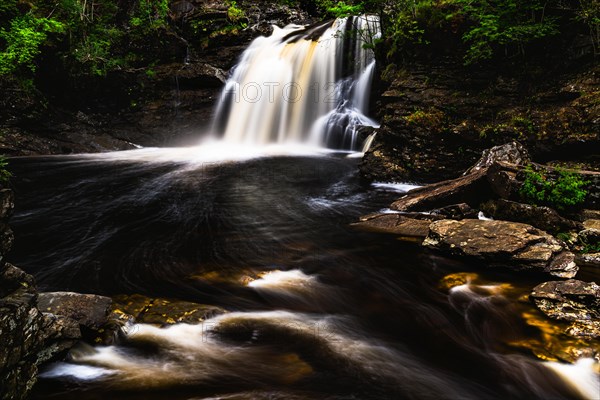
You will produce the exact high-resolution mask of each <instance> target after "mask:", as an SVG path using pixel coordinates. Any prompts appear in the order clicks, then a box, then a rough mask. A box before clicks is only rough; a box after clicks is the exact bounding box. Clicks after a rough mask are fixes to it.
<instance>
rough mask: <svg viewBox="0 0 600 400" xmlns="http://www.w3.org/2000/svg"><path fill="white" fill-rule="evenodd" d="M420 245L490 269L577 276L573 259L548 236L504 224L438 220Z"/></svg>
mask: <svg viewBox="0 0 600 400" xmlns="http://www.w3.org/2000/svg"><path fill="white" fill-rule="evenodd" d="M423 245H424V246H426V247H429V248H431V249H436V250H439V251H442V252H444V253H446V254H448V255H451V256H458V257H465V258H466V259H471V260H477V261H481V262H482V263H484V264H485V265H486V266H490V267H508V268H512V269H514V270H533V271H539V272H545V273H549V274H551V275H554V276H559V277H562V278H572V277H574V276H575V274H576V273H577V270H578V268H577V266H576V265H575V262H574V258H575V256H574V255H573V254H572V253H570V252H568V251H566V250H565V249H564V247H563V246H562V245H561V243H560V242H559V241H558V240H556V239H555V238H554V237H552V236H550V235H548V234H547V233H545V232H543V231H540V230H539V229H536V228H534V227H532V226H530V225H526V224H521V223H516V222H507V221H481V220H473V219H466V220H462V221H454V220H441V221H435V222H433V223H432V224H431V225H430V227H429V235H428V236H427V238H426V239H425V241H424V242H423Z"/></svg>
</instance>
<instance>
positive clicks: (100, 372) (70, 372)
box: [40, 362, 115, 381]
mask: <svg viewBox="0 0 600 400" xmlns="http://www.w3.org/2000/svg"><path fill="white" fill-rule="evenodd" d="M114 373H115V371H111V370H109V369H106V368H99V367H93V366H90V365H79V364H68V363H63V362H61V363H56V364H54V365H52V366H51V367H50V369H48V370H47V371H44V372H42V373H41V374H40V377H41V378H62V377H69V378H74V379H77V380H82V381H89V380H95V379H98V378H101V377H104V376H107V375H111V374H114Z"/></svg>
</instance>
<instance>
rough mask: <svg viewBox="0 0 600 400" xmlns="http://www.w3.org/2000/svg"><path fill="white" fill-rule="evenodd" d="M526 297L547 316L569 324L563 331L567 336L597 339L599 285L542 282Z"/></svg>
mask: <svg viewBox="0 0 600 400" xmlns="http://www.w3.org/2000/svg"><path fill="white" fill-rule="evenodd" d="M530 297H531V300H532V301H533V302H534V304H535V305H536V306H537V307H538V308H539V309H540V310H541V311H542V312H543V313H544V314H546V315H547V316H548V317H550V318H552V319H556V320H559V321H568V322H571V325H570V326H569V327H568V328H567V330H566V332H565V333H567V334H568V335H570V336H575V337H583V338H599V337H600V286H598V285H597V284H596V283H595V282H582V281H579V280H575V279H570V280H568V281H552V282H545V283H542V284H540V285H538V286H536V287H535V288H534V289H533V291H532V292H531V296H530Z"/></svg>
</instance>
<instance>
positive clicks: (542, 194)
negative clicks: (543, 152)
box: [519, 166, 589, 210]
mask: <svg viewBox="0 0 600 400" xmlns="http://www.w3.org/2000/svg"><path fill="white" fill-rule="evenodd" d="M555 172H556V173H557V174H558V175H557V176H555V177H551V176H547V175H544V174H543V173H542V172H539V171H536V170H534V169H533V167H532V166H527V168H526V170H525V181H524V182H523V185H522V186H521V189H520V191H519V194H520V195H521V198H522V199H523V200H525V201H527V202H529V203H532V204H536V205H546V206H549V207H553V208H556V209H558V210H565V209H568V208H574V207H577V206H580V205H582V204H583V202H584V201H585V198H586V196H587V190H586V189H585V186H586V185H587V184H588V183H589V182H587V181H584V180H583V179H582V178H581V176H580V175H579V174H577V173H575V172H570V171H567V170H564V169H562V168H556V171H555Z"/></svg>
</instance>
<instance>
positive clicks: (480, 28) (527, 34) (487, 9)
mask: <svg viewBox="0 0 600 400" xmlns="http://www.w3.org/2000/svg"><path fill="white" fill-rule="evenodd" d="M454 1H455V2H456V4H458V5H460V6H461V8H460V11H459V13H461V14H463V15H464V16H465V17H466V18H467V19H468V20H469V21H471V23H472V26H471V27H470V28H469V29H468V31H467V32H466V33H465V34H464V35H463V40H464V41H465V43H466V44H468V45H469V48H468V50H467V52H466V54H465V63H466V64H472V63H475V62H479V61H482V60H487V59H490V58H492V56H493V55H494V52H495V48H496V47H504V49H508V48H509V47H511V46H512V47H515V48H516V49H517V51H518V52H519V53H524V51H525V50H524V47H523V46H524V45H525V44H526V43H528V42H531V41H534V40H536V39H541V38H544V37H546V36H550V35H555V34H557V33H558V27H557V23H556V19H555V18H549V17H546V16H545V10H546V6H547V2H544V1H541V0H527V1H525V0H503V1H497V0H478V1H473V0H454Z"/></svg>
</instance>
